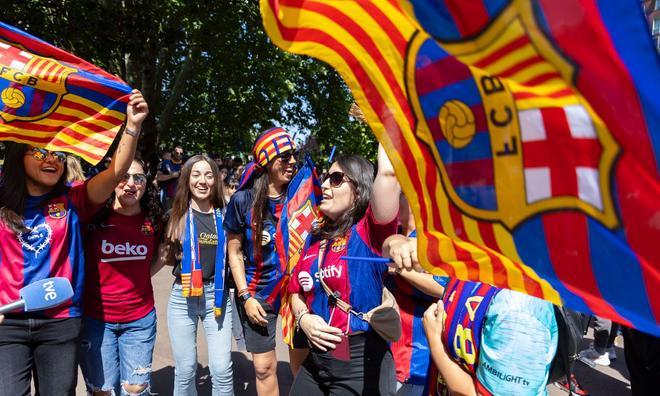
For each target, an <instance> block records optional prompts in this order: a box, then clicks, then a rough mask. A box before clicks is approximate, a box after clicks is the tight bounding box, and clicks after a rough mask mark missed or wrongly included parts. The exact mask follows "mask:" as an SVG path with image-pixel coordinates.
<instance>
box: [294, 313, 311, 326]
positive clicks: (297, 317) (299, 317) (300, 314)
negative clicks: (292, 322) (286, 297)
mask: <svg viewBox="0 0 660 396" xmlns="http://www.w3.org/2000/svg"><path fill="white" fill-rule="evenodd" d="M308 313H310V312H309V309H307V308H305V309H303V310H302V311H300V312H299V313H298V315H296V329H299V328H300V319H302V317H303V316H305V315H307V314H308Z"/></svg>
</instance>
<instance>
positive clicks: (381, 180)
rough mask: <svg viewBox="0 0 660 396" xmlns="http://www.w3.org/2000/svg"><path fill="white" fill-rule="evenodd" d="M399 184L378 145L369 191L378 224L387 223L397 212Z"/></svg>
mask: <svg viewBox="0 0 660 396" xmlns="http://www.w3.org/2000/svg"><path fill="white" fill-rule="evenodd" d="M400 194H401V186H400V185H399V182H398V180H397V179H396V175H395V174H394V167H393V166H392V163H391V162H390V159H389V158H387V154H385V149H384V148H383V146H382V145H378V173H377V174H376V180H374V186H373V190H372V192H371V210H372V212H373V215H374V218H375V219H376V221H377V222H378V223H380V224H385V223H389V222H391V221H392V220H394V218H395V217H396V216H397V214H398V212H399V195H400Z"/></svg>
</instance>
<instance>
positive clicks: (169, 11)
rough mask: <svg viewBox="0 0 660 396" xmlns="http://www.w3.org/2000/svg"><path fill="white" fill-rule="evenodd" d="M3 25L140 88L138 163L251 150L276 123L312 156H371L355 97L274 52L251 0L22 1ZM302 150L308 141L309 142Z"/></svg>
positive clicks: (311, 65) (314, 69)
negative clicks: (142, 112)
mask: <svg viewBox="0 0 660 396" xmlns="http://www.w3.org/2000/svg"><path fill="white" fill-rule="evenodd" d="M4 13H5V15H4V21H5V22H6V23H9V24H11V25H14V26H17V27H20V28H22V29H24V30H26V31H28V32H29V33H31V34H33V35H35V36H37V37H40V38H42V39H44V40H46V41H49V42H52V43H53V44H55V45H57V46H59V47H61V48H63V49H65V50H67V51H70V52H72V53H74V54H76V55H78V56H80V57H81V58H84V59H86V60H88V61H90V62H92V63H94V64H96V65H98V66H100V67H102V68H104V69H106V70H108V71H109V72H111V73H113V74H116V75H118V76H120V77H122V78H123V79H124V80H125V81H127V82H128V83H129V85H131V86H134V87H136V88H139V89H141V90H142V92H143V93H144V94H145V97H146V98H147V100H148V101H149V106H150V109H151V114H152V115H153V116H152V117H149V119H148V120H147V122H146V123H145V125H144V137H143V140H142V144H141V147H142V150H143V154H145V157H147V158H148V157H150V156H151V155H153V154H154V153H155V150H156V149H157V147H158V145H159V144H160V145H163V146H166V147H167V148H169V147H171V146H173V145H174V144H182V145H184V146H185V147H186V148H187V150H188V151H206V152H214V153H239V152H248V151H249V150H250V148H251V145H252V142H253V141H254V139H255V137H256V135H257V134H258V133H259V132H260V131H262V130H264V129H267V128H269V127H271V126H273V125H281V126H285V127H290V128H291V129H292V130H295V131H300V133H301V134H302V135H307V136H308V139H311V140H310V143H313V141H316V142H318V145H317V147H318V151H316V152H314V153H313V154H314V155H317V156H319V157H321V156H323V155H325V156H327V155H328V154H329V151H330V149H331V147H332V146H334V145H336V146H337V147H338V151H339V152H350V153H356V154H363V155H367V156H368V157H370V158H374V156H375V155H374V153H375V144H374V138H373V135H372V134H371V133H370V131H368V129H367V127H366V126H365V125H363V124H361V123H360V122H357V121H355V120H353V119H352V118H351V117H349V115H348V109H349V107H350V104H351V103H352V97H351V95H350V92H349V91H348V89H347V87H346V85H345V84H344V83H343V81H342V80H341V78H340V77H339V76H338V75H337V73H336V72H334V70H332V69H331V68H329V67H328V66H326V65H325V64H322V63H320V62H318V61H315V60H312V59H309V58H305V57H299V56H295V55H291V54H288V53H285V52H283V51H280V50H279V49H277V48H276V47H275V46H274V45H273V44H272V43H271V42H270V40H269V39H268V37H267V35H266V34H265V32H264V31H263V27H262V23H261V16H260V14H259V7H258V2H257V1H253V0H224V1H213V2H212V1H202V0H190V1H186V0H123V1H119V0H102V1H95V0H24V2H23V3H22V4H21V6H20V7H6V8H4ZM307 147H308V148H311V147H314V144H311V145H307Z"/></svg>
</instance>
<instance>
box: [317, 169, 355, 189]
mask: <svg viewBox="0 0 660 396" xmlns="http://www.w3.org/2000/svg"><path fill="white" fill-rule="evenodd" d="M326 180H329V181H330V187H339V186H341V185H342V184H344V182H345V181H347V182H350V181H351V179H349V178H348V177H347V176H346V174H345V173H344V172H340V171H335V172H332V173H330V174H327V175H325V177H324V178H323V183H325V181H326Z"/></svg>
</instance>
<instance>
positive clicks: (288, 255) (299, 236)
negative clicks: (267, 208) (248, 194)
mask: <svg viewBox="0 0 660 396" xmlns="http://www.w3.org/2000/svg"><path fill="white" fill-rule="evenodd" d="M320 203H321V183H320V181H319V178H318V176H317V174H316V168H315V167H314V163H313V162H312V160H311V158H309V156H305V158H304V160H303V163H302V166H301V167H300V168H299V169H298V173H296V175H295V176H294V177H293V179H291V182H289V186H288V187H287V195H286V198H285V201H284V204H283V207H282V214H281V215H280V220H279V222H278V226H277V235H276V236H275V247H276V250H277V254H278V255H279V256H280V265H281V266H282V268H281V271H282V273H283V274H285V276H284V277H283V279H282V282H283V285H282V289H281V290H282V307H281V308H280V315H281V316H282V339H283V340H284V342H285V343H286V344H288V345H290V346H292V347H293V330H294V329H293V325H294V317H293V312H291V301H290V298H289V292H288V287H287V286H288V282H289V276H290V275H291V273H292V272H293V269H294V268H295V267H296V265H297V264H298V261H300V254H301V253H302V251H303V249H304V248H305V247H306V246H307V245H308V244H309V241H310V239H311V234H312V228H313V227H314V224H315V223H316V221H317V220H318V219H319V213H318V209H317V207H318V205H319V204H320Z"/></svg>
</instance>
